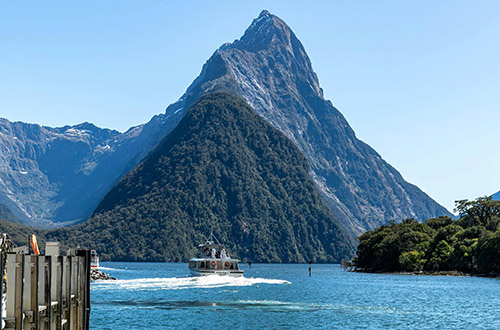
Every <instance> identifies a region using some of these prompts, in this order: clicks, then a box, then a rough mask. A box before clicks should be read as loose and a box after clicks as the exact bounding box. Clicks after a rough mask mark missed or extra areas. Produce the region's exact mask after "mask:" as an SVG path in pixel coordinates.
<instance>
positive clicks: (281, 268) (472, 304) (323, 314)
mask: <svg viewBox="0 0 500 330" xmlns="http://www.w3.org/2000/svg"><path fill="white" fill-rule="evenodd" d="M101 266H103V267H102V270H103V271H105V272H107V273H109V274H110V275H112V276H114V277H116V278H118V280H116V281H97V282H93V283H92V285H91V301H92V312H91V326H90V328H91V329H96V330H97V329H99V330H106V329H109V330H118V329H175V328H182V329H211V328H220V329H288V328H297V329H500V317H499V316H500V280H499V279H491V278H476V277H449V276H409V275H387V274H361V273H350V272H345V271H343V270H342V269H341V268H340V266H339V265H312V276H311V277H309V274H308V267H309V265H303V264H298V265H297V264H294V265H290V264H286V265H283V264H253V265H252V269H249V268H248V265H246V264H244V265H242V267H241V268H242V269H244V270H245V276H244V277H243V278H228V277H224V276H209V277H198V278H194V277H189V276H188V271H187V265H186V264H181V263H179V264H175V263H102V265H101Z"/></svg>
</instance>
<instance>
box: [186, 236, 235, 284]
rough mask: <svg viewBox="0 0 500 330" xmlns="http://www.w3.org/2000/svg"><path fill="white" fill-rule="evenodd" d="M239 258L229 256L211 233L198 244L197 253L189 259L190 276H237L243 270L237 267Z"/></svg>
mask: <svg viewBox="0 0 500 330" xmlns="http://www.w3.org/2000/svg"><path fill="white" fill-rule="evenodd" d="M239 262H240V261H239V260H238V259H234V258H231V257H230V256H229V252H228V251H227V250H226V248H225V247H224V245H223V244H220V243H219V241H218V240H217V238H215V236H214V235H213V234H210V237H209V238H208V240H207V241H206V242H205V244H200V245H198V254H197V256H196V257H195V258H192V259H191V260H189V264H188V268H189V271H190V273H191V275H192V276H207V275H225V276H234V277H239V276H243V271H242V270H240V268H239Z"/></svg>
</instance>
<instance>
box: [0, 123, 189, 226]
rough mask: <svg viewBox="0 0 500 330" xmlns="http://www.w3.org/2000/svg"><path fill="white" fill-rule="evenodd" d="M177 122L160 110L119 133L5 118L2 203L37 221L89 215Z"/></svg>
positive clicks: (0, 150) (0, 141)
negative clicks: (149, 117) (168, 119)
mask: <svg viewBox="0 0 500 330" xmlns="http://www.w3.org/2000/svg"><path fill="white" fill-rule="evenodd" d="M179 119H180V118H179ZM174 123H176V122H175V121H169V122H168V123H166V122H165V115H160V116H155V117H154V118H153V119H152V120H151V121H150V122H149V123H147V124H145V125H140V126H136V127H133V128H131V129H129V130H128V131H127V132H125V133H120V132H117V131H113V130H108V129H102V128H98V127H96V126H94V125H92V124H89V123H83V124H80V125H76V126H65V127H59V128H51V127H42V126H40V125H35V124H26V123H21V122H14V123H12V122H10V121H8V120H6V119H0V203H2V204H4V205H6V206H7V207H8V208H9V209H10V210H11V211H12V212H13V213H14V214H15V215H16V217H17V218H18V219H19V220H20V221H21V222H24V223H27V224H31V225H35V226H42V227H47V226H48V227H50V226H55V225H62V224H67V223H73V222H78V221H83V220H86V219H87V218H88V216H89V215H90V214H92V212H93V211H94V209H95V207H96V206H97V204H98V203H99V202H100V200H101V199H102V198H103V196H104V195H105V194H106V193H107V192H108V190H109V189H110V188H111V187H112V186H113V184H114V183H115V182H116V181H117V180H118V179H119V178H120V177H121V176H122V175H123V174H125V173H126V172H128V171H129V170H130V169H131V168H132V167H133V166H135V165H136V164H137V163H138V162H139V161H140V160H141V159H142V158H143V157H144V156H145V155H146V154H147V153H148V152H149V151H150V150H151V149H152V148H153V147H154V146H155V145H156V144H157V143H158V142H159V141H160V140H161V139H162V138H163V137H164V136H165V134H166V133H167V132H168V131H169V130H170V129H171V128H172V127H173V126H174Z"/></svg>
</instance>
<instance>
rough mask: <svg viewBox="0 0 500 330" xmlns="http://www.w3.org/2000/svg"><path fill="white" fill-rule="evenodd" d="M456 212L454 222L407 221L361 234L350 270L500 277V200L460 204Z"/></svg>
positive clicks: (482, 200) (438, 220) (480, 199)
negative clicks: (449, 273)
mask: <svg viewBox="0 0 500 330" xmlns="http://www.w3.org/2000/svg"><path fill="white" fill-rule="evenodd" d="M456 211H457V212H458V213H459V215H460V218H459V219H458V220H456V221H453V220H452V219H450V218H449V217H439V218H434V219H429V220H427V221H425V222H424V223H418V222H417V221H415V220H413V219H406V220H403V221H402V222H401V223H396V222H394V221H391V222H390V223H389V225H384V226H381V227H379V228H377V229H375V230H371V231H368V232H366V233H364V234H363V235H361V236H360V237H359V241H360V243H359V246H358V250H357V254H356V257H355V258H354V260H353V264H354V266H355V267H356V269H358V270H362V271H368V272H395V271H422V270H423V271H430V272H434V271H451V270H453V271H460V272H464V273H472V274H500V201H496V200H493V199H492V198H491V197H481V198H478V199H476V200H474V201H468V200H460V201H457V202H456Z"/></svg>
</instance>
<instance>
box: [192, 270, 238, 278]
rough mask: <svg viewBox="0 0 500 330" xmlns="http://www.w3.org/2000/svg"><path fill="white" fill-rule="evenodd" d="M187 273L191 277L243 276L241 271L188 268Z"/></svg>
mask: <svg viewBox="0 0 500 330" xmlns="http://www.w3.org/2000/svg"><path fill="white" fill-rule="evenodd" d="M189 272H190V273H191V276H212V275H219V276H230V277H241V276H243V271H242V270H200V269H193V268H190V269H189Z"/></svg>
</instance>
